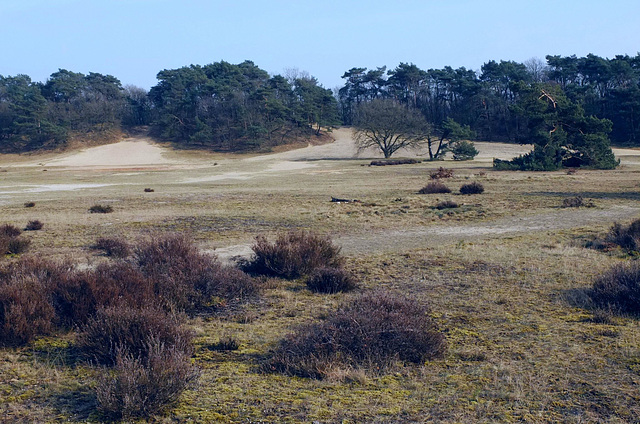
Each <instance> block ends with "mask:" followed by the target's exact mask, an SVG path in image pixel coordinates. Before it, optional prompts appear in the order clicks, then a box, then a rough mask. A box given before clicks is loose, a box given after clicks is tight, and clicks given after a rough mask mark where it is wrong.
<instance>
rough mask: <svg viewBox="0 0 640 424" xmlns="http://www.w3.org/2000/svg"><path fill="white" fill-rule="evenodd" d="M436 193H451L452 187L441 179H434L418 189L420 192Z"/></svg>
mask: <svg viewBox="0 0 640 424" xmlns="http://www.w3.org/2000/svg"><path fill="white" fill-rule="evenodd" d="M434 193H451V189H450V188H449V187H447V186H446V185H445V184H444V183H442V182H440V181H432V182H430V183H429V184H427V185H426V186H424V187H422V188H421V189H420V190H419V191H418V194H434Z"/></svg>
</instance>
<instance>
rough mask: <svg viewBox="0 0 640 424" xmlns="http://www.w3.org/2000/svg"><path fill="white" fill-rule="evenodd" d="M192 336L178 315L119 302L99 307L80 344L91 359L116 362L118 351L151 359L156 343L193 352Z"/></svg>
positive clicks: (81, 334)
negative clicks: (151, 348)
mask: <svg viewBox="0 0 640 424" xmlns="http://www.w3.org/2000/svg"><path fill="white" fill-rule="evenodd" d="M192 339H193V334H192V332H191V331H190V330H188V329H187V328H186V327H185V326H184V325H183V323H182V318H180V317H179V316H177V315H171V314H167V313H166V312H164V311H162V310H160V309H157V308H151V307H148V308H132V307H129V306H125V305H118V306H110V307H107V308H102V309H99V310H98V311H97V313H96V314H95V316H94V317H93V318H91V319H90V320H89V321H88V322H87V324H86V325H85V326H83V327H82V330H81V331H80V333H79V334H78V340H77V345H78V347H79V348H80V350H81V352H82V354H83V355H84V356H85V357H86V358H88V359H89V360H91V361H95V362H96V363H98V364H104V365H113V364H115V363H116V359H117V357H118V355H133V356H134V357H135V358H139V359H141V360H143V361H144V360H147V358H148V357H149V354H150V351H149V349H150V346H152V345H153V343H159V344H162V345H164V346H166V347H167V348H176V349H177V350H179V351H181V352H185V353H187V354H189V355H190V354H191V353H192V350H193V347H192V343H191V342H192ZM152 342H153V343H152Z"/></svg>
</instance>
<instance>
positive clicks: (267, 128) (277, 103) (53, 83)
mask: <svg viewBox="0 0 640 424" xmlns="http://www.w3.org/2000/svg"><path fill="white" fill-rule="evenodd" d="M291 74H292V75H290V76H289V77H288V78H285V77H283V76H281V75H276V76H270V75H269V74H268V73H267V72H266V71H264V70H262V69H260V68H259V67H257V66H255V65H254V64H253V63H252V62H249V61H246V62H243V63H240V64H238V65H233V64H230V63H227V62H219V63H213V64H210V65H206V66H198V65H192V66H188V67H183V68H180V69H174V70H164V71H161V72H160V73H159V74H158V81H159V82H158V84H157V85H156V86H155V87H153V88H152V89H151V91H150V92H149V93H147V92H146V90H144V89H141V88H138V87H134V86H127V87H123V86H122V84H121V82H120V81H119V80H118V79H117V78H115V77H113V76H111V75H102V74H97V73H90V74H89V75H84V74H81V73H75V72H70V71H67V70H60V71H59V72H56V73H54V74H52V75H51V76H50V77H49V79H48V80H47V82H46V83H44V84H43V83H39V82H33V81H31V79H30V78H29V77H28V76H26V75H18V76H16V77H3V76H0V150H1V151H4V152H8V151H11V152H22V151H30V150H37V149H49V148H56V147H59V146H63V145H65V144H66V143H68V142H69V141H70V140H72V139H78V140H80V141H83V140H87V139H98V140H100V139H102V140H104V139H108V138H109V137H112V136H113V135H114V133H116V132H119V131H121V130H122V129H123V128H126V127H129V126H136V125H151V126H152V131H153V133H154V134H155V135H157V136H158V137H160V138H162V139H166V140H170V141H173V142H175V143H176V144H178V145H183V146H190V147H197V148H206V149H213V150H222V151H239V150H251V149H261V148H268V147H272V146H275V145H278V144H283V143H287V142H290V141H291V140H293V139H296V138H298V137H300V136H306V135H311V134H313V133H316V134H318V133H319V132H320V128H321V127H323V126H332V125H337V124H339V123H340V120H339V115H338V108H337V101H336V99H335V98H334V97H333V95H332V92H331V91H330V90H327V89H325V88H323V87H322V86H321V85H319V84H318V81H317V80H316V79H315V78H313V77H311V76H309V75H307V74H306V73H299V72H298V73H296V72H291Z"/></svg>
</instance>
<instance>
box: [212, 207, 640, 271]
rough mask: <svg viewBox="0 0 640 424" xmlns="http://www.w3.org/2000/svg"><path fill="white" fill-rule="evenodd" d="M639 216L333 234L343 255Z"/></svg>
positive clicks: (583, 212)
mask: <svg viewBox="0 0 640 424" xmlns="http://www.w3.org/2000/svg"><path fill="white" fill-rule="evenodd" d="M639 215H640V207H631V206H617V207H614V208H611V209H597V208H593V209H589V208H580V209H575V208H567V209H560V208H558V209H555V210H550V211H548V212H544V213H537V214H529V215H527V214H522V215H517V216H512V217H508V218H501V219H497V220H494V221H487V222H482V223H477V224H466V225H447V226H440V225H437V224H435V225H431V226H424V227H415V228H404V229H389V230H382V231H373V232H371V231H367V232H363V233H359V234H349V235H342V236H338V237H334V239H333V240H334V242H335V243H336V244H337V245H338V246H340V247H341V248H342V252H343V253H344V254H346V255H358V254H371V253H384V252H402V251H407V250H412V249H423V248H431V247H438V246H442V245H449V244H453V243H456V242H459V241H463V240H469V241H470V240H479V239H493V238H501V237H510V236H514V235H518V234H521V233H526V232H532V231H539V232H545V231H557V230H568V229H572V228H581V227H586V226H589V225H594V224H603V223H604V224H608V223H611V224H613V223H614V222H616V221H620V222H624V221H628V220H631V219H634V218H637V217H638V216H639ZM215 253H216V254H217V255H218V256H219V257H220V258H221V259H223V260H229V259H231V258H233V257H236V256H243V257H247V256H249V255H250V254H251V246H250V245H249V244H238V245H233V246H225V247H223V248H219V249H216V250H215Z"/></svg>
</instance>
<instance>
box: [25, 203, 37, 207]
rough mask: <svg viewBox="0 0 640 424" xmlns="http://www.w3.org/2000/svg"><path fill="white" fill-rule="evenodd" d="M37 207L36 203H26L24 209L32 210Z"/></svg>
mask: <svg viewBox="0 0 640 424" xmlns="http://www.w3.org/2000/svg"><path fill="white" fill-rule="evenodd" d="M35 205H36V204H35V202H25V204H24V207H25V208H32V207H34V206H35Z"/></svg>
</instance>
